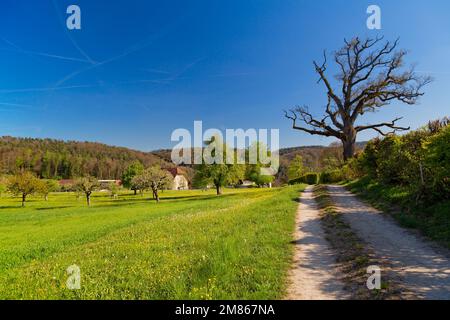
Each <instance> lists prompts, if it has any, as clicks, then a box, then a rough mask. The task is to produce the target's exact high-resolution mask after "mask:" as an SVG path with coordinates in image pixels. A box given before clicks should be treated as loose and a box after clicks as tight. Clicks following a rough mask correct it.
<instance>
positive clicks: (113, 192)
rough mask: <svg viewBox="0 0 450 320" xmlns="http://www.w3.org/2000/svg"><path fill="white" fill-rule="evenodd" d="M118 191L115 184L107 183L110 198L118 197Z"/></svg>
mask: <svg viewBox="0 0 450 320" xmlns="http://www.w3.org/2000/svg"><path fill="white" fill-rule="evenodd" d="M119 190H120V187H119V186H118V185H117V183H115V182H110V183H108V191H109V192H110V194H111V197H112V198H117V196H118V195H119Z"/></svg>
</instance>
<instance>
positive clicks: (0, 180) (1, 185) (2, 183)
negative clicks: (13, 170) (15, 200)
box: [0, 176, 8, 198]
mask: <svg viewBox="0 0 450 320" xmlns="http://www.w3.org/2000/svg"><path fill="white" fill-rule="evenodd" d="M7 183H8V179H6V178H5V177H1V176H0V198H1V197H2V195H3V194H4V193H5V192H6V191H7V190H8V187H7Z"/></svg>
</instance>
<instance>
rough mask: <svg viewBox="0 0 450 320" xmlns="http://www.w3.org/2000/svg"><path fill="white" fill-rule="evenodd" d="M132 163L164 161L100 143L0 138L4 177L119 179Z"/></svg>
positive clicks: (145, 153)
mask: <svg viewBox="0 0 450 320" xmlns="http://www.w3.org/2000/svg"><path fill="white" fill-rule="evenodd" d="M136 161H137V162H140V163H142V164H143V165H144V166H145V167H149V166H151V165H154V164H162V163H164V162H165V160H163V159H161V158H160V157H159V156H157V155H155V154H153V153H147V152H140V151H135V150H130V149H127V148H121V147H112V146H107V145H104V144H101V143H93V142H75V141H67V142H65V141H59V140H53V139H34V138H13V137H0V168H1V169H2V172H3V173H6V174H14V173H16V172H18V171H23V170H26V171H31V172H33V173H34V174H36V175H37V176H39V177H42V178H44V179H72V178H74V177H81V176H88V175H90V176H94V177H97V178H98V179H120V178H121V177H122V175H123V173H124V172H125V169H126V168H127V167H128V166H130V165H131V164H132V163H134V162H136Z"/></svg>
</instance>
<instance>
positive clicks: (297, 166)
mask: <svg viewBox="0 0 450 320" xmlns="http://www.w3.org/2000/svg"><path fill="white" fill-rule="evenodd" d="M303 173H304V168H303V158H302V156H301V155H296V156H295V158H294V160H292V161H291V163H290V164H289V168H288V173H287V174H288V178H289V180H295V179H298V178H300V177H301V176H302V175H303Z"/></svg>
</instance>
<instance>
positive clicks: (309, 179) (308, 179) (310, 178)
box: [289, 172, 319, 185]
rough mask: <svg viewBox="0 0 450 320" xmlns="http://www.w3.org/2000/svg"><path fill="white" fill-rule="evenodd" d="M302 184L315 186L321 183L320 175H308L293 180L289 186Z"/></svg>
mask: <svg viewBox="0 0 450 320" xmlns="http://www.w3.org/2000/svg"><path fill="white" fill-rule="evenodd" d="M300 183H306V184H309V185H314V184H318V183H319V174H318V173H314V172H311V173H307V174H305V175H303V176H301V177H300V178H297V179H293V180H290V181H289V184H291V185H292V184H300Z"/></svg>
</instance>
